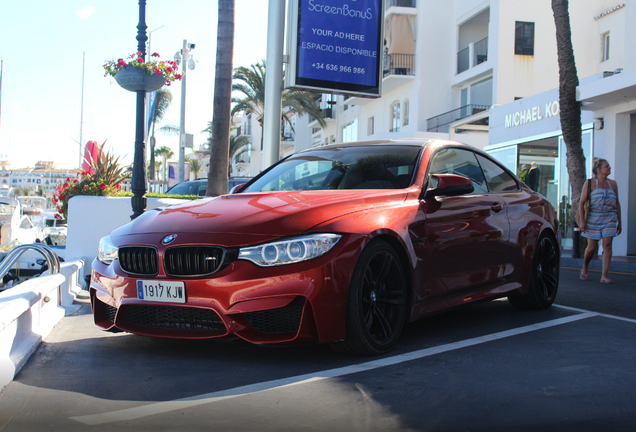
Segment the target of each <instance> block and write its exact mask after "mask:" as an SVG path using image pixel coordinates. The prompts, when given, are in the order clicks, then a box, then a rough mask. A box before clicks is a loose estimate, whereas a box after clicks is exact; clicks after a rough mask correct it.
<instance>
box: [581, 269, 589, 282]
mask: <svg viewBox="0 0 636 432" xmlns="http://www.w3.org/2000/svg"><path fill="white" fill-rule="evenodd" d="M588 276H589V275H588V273H583V270H581V280H587V277H588Z"/></svg>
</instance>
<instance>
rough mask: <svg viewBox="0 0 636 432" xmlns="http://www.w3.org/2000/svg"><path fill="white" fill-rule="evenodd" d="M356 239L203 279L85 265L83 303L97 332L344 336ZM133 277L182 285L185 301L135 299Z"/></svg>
mask: <svg viewBox="0 0 636 432" xmlns="http://www.w3.org/2000/svg"><path fill="white" fill-rule="evenodd" d="M362 241H363V239H362V238H361V237H353V236H345V237H343V238H342V239H341V241H340V242H339V243H338V245H336V246H335V247H334V249H333V250H331V251H330V252H329V253H328V254H326V255H325V256H323V257H320V258H318V259H315V260H311V261H307V262H303V263H297V264H290V265H285V266H278V267H271V268H261V267H257V266H256V265H254V264H252V263H250V262H247V261H242V260H236V261H234V262H232V263H231V264H230V265H229V266H228V267H226V268H224V269H223V270H221V271H219V272H218V273H215V274H212V275H209V276H207V278H206V277H196V278H175V277H170V276H165V275H161V274H160V275H158V276H154V277H133V276H131V275H128V274H126V273H125V272H124V271H123V270H122V269H121V268H120V267H119V263H118V261H117V260H115V261H114V262H113V263H112V264H110V265H105V264H103V263H101V262H100V261H98V260H95V261H94V262H93V272H92V277H91V284H90V298H91V306H92V310H93V317H94V320H95V324H96V325H97V326H98V327H100V328H102V329H103V330H109V331H118V330H121V331H126V332H129V333H135V334H139V335H146V336H156V337H167V338H184V339H205V338H219V337H225V336H230V335H236V336H238V337H240V338H242V339H244V340H246V341H248V342H253V343H280V342H301V341H316V340H317V341H321V342H327V341H337V340H342V339H343V338H344V329H345V319H346V304H347V296H348V287H349V281H350V279H351V273H352V271H353V267H354V264H355V261H356V259H357V257H358V253H359V248H360V246H361V244H362ZM138 279H144V280H147V279H153V280H158V281H161V280H163V281H183V282H184V284H185V291H186V302H185V303H182V304H181V303H178V304H177V303H163V302H152V301H144V300H139V299H138V298H137V290H136V282H137V280H138Z"/></svg>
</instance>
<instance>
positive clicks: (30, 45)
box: [0, 0, 268, 168]
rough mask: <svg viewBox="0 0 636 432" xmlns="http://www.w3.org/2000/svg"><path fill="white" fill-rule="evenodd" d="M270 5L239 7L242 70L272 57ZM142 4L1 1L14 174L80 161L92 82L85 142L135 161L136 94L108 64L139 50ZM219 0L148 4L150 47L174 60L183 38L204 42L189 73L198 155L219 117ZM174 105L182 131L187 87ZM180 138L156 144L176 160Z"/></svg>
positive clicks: (5, 142) (5, 127)
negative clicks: (41, 164)
mask: <svg viewBox="0 0 636 432" xmlns="http://www.w3.org/2000/svg"><path fill="white" fill-rule="evenodd" d="M267 3H268V1H267V0H236V11H235V20H236V28H235V41H234V67H236V66H249V65H251V64H253V63H257V62H259V61H260V59H262V58H265V55H266V42H267V38H266V34H267ZM138 11H139V6H138V1H137V0H109V1H102V0H78V1H75V0H62V1H51V0H31V1H28V2H22V1H10V0H2V1H1V2H0V58H1V59H2V60H3V64H4V68H3V78H2V106H1V109H2V114H1V118H0V157H1V158H3V159H4V158H5V157H6V158H8V160H9V161H10V162H11V167H12V168H26V167H32V166H33V165H34V164H35V163H36V162H37V161H38V160H53V161H55V162H56V163H57V164H58V165H59V166H60V167H62V168H75V167H77V165H78V163H79V158H80V156H79V154H80V153H79V145H78V143H77V142H78V140H79V131H80V111H81V110H80V108H81V100H82V98H81V93H82V54H83V53H86V54H85V55H86V63H85V75H84V110H83V112H84V115H83V129H82V130H83V134H82V141H83V142H84V144H85V143H86V141H88V140H94V141H97V142H98V143H100V144H101V143H102V142H104V141H106V143H107V144H106V146H107V148H109V149H111V150H112V151H113V152H114V153H115V154H117V155H119V156H121V158H122V160H123V161H124V162H125V163H132V158H133V147H134V141H135V94H134V93H132V92H128V91H126V90H123V89H122V88H120V87H119V86H118V85H117V84H116V83H115V82H114V80H113V79H112V78H110V77H107V78H104V71H103V68H102V65H103V64H104V62H105V61H106V60H111V59H117V58H120V57H125V56H127V55H129V54H131V53H133V52H135V51H136V50H137V40H136V39H135V38H136V36H137V27H136V26H137V23H138V21H139V16H138ZM217 11H218V4H217V2H216V1H214V0H179V1H174V0H173V1H168V0H147V6H146V25H147V26H148V31H151V30H155V29H157V28H159V27H161V26H163V27H161V28H159V29H158V30H156V31H154V32H153V33H152V36H151V44H152V45H151V50H152V51H153V52H158V53H159V54H160V55H161V57H160V58H161V59H162V60H164V59H172V58H173V57H174V54H175V52H177V51H178V50H179V49H181V47H182V45H183V40H184V39H187V40H188V42H189V43H195V44H196V48H195V49H194V50H193V51H192V53H193V54H194V57H195V59H196V60H198V63H197V67H196V69H195V70H194V71H188V77H187V84H186V86H187V89H186V129H187V131H188V133H193V134H194V144H195V148H197V147H198V145H199V144H200V143H203V142H204V141H205V139H206V137H207V134H201V133H200V131H201V130H202V129H204V128H205V127H206V126H207V122H208V121H210V120H212V102H213V96H214V67H215V56H216V25H217ZM169 88H170V90H171V92H172V95H173V103H172V106H171V108H170V110H169V112H168V115H167V117H166V118H165V119H164V121H163V122H162V123H161V124H165V123H174V124H176V125H178V124H179V111H180V100H181V99H180V98H181V84H180V83H178V82H176V83H173V85H172V86H170V87H169ZM177 140H178V138H177V137H164V136H162V135H157V145H158V146H162V145H167V146H169V147H171V148H172V149H173V152H175V154H177Z"/></svg>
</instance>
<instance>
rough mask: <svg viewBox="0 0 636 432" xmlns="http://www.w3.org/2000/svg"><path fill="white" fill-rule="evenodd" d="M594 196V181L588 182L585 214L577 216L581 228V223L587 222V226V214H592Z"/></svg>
mask: <svg viewBox="0 0 636 432" xmlns="http://www.w3.org/2000/svg"><path fill="white" fill-rule="evenodd" d="M591 194H592V180H589V179H588V181H587V199H586V200H585V202H584V203H583V212H582V213H581V212H579V214H578V215H576V216H577V220H576V222H577V224H578V226H581V222H583V221H584V222H585V223H586V224H587V214H588V213H589V212H590V195H591Z"/></svg>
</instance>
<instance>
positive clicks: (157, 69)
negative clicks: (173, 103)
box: [104, 51, 182, 85]
mask: <svg viewBox="0 0 636 432" xmlns="http://www.w3.org/2000/svg"><path fill="white" fill-rule="evenodd" d="M158 57H159V54H157V53H152V55H151V56H150V58H151V59H150V60H148V61H145V60H144V58H143V55H142V54H141V52H140V51H137V52H136V53H134V54H131V55H129V56H128V57H127V58H126V60H124V59H121V58H120V59H118V60H116V61H115V60H109V61H107V62H106V63H104V70H105V71H106V72H105V73H104V76H105V77H106V76H108V75H110V76H112V77H114V76H115V75H117V72H119V71H120V70H122V69H126V68H128V67H135V68H138V69H141V70H143V71H144V73H145V74H146V75H162V76H163V77H164V78H165V79H166V85H170V83H171V82H172V81H174V80H180V79H181V78H182V76H181V74H180V73H178V72H177V71H178V70H179V65H178V64H177V62H175V61H172V60H158V59H157V58H158Z"/></svg>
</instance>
